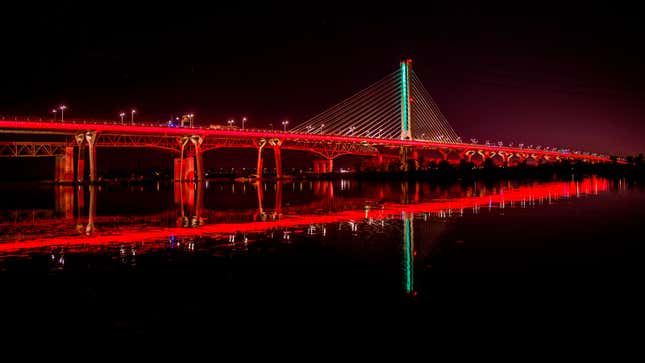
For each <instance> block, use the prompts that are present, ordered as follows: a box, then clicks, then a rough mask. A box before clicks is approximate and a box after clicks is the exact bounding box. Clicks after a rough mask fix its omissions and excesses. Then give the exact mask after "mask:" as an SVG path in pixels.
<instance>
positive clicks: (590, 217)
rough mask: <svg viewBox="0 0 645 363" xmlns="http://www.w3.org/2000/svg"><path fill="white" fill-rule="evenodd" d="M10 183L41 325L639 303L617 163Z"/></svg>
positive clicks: (486, 313)
mask: <svg viewBox="0 0 645 363" xmlns="http://www.w3.org/2000/svg"><path fill="white" fill-rule="evenodd" d="M0 193H1V194H2V198H3V203H2V205H1V207H0V279H1V281H2V284H3V295H4V299H3V302H2V305H3V306H2V307H3V309H4V311H11V312H14V313H15V314H11V317H10V318H9V325H11V326H15V329H19V330H25V331H28V332H29V333H30V334H31V333H36V334H44V333H43V332H45V331H48V329H49V328H51V325H52V324H53V325H57V324H61V325H59V326H58V329H63V331H64V332H65V333H64V334H72V335H74V334H77V335H78V334H79V332H88V331H90V332H94V333H96V334H109V335H117V336H122V335H133V336H136V335H145V336H149V335H157V334H163V333H164V332H170V331H175V330H176V329H188V330H190V331H196V330H201V329H204V328H207V327H209V326H212V325H213V324H224V325H225V326H227V327H229V328H235V329H241V326H243V325H244V324H249V323H257V322H259V321H266V320H267V319H269V320H270V321H272V322H274V323H276V322H281V323H284V322H292V323H297V324H309V323H304V322H305V321H309V322H310V323H312V324H313V322H315V323H317V324H320V323H326V322H329V321H342V322H345V323H347V322H351V321H353V320H351V319H364V321H369V322H370V323H371V324H376V323H375V322H384V321H386V320H391V321H401V320H405V321H408V322H409V321H413V320H414V319H415V318H420V317H421V316H424V317H431V319H432V320H435V321H436V320H438V319H441V320H444V321H453V320H454V319H458V318H459V317H463V316H464V314H465V315H467V316H470V317H490V316H491V315H490V314H496V316H500V317H505V318H508V319H510V320H512V319H513V317H514V316H522V317H531V316H532V317H537V316H539V315H541V313H543V312H545V311H548V312H551V313H558V314H565V312H566V314H568V315H567V316H569V317H571V316H579V317H581V316H582V315H584V314H583V313H582V312H584V311H587V310H588V309H592V308H593V309H596V315H595V316H596V317H595V319H603V318H606V317H608V316H609V315H607V314H608V311H614V309H622V312H627V311H632V310H630V307H633V308H636V306H637V305H638V304H640V303H642V302H643V301H642V299H641V298H639V297H638V296H639V294H637V292H638V288H637V286H638V284H640V281H641V280H640V277H641V275H642V270H643V268H642V263H641V260H642V258H643V257H644V256H643V248H642V243H641V241H640V236H642V232H643V226H642V220H643V217H644V213H643V212H642V209H641V206H642V205H643V202H645V193H644V192H643V188H642V187H639V186H638V185H637V184H632V183H630V182H628V181H626V180H621V179H618V180H607V179H602V178H596V177H592V178H583V179H581V180H573V179H572V180H568V181H549V182H544V181H541V182H538V181H524V182H517V181H501V182H489V183H485V182H472V183H458V184H454V185H439V184H433V183H428V182H403V183H401V182H393V183H383V182H380V183H375V182H365V181H358V180H336V181H293V182H267V183H234V182H207V183H204V184H183V185H179V184H176V185H172V184H163V183H159V184H155V185H144V186H125V185H124V186H110V185H108V186H89V187H88V186H85V187H77V186H50V185H28V184H25V185H12V186H4V187H3V188H2V189H1V190H0ZM599 307H603V308H604V309H607V310H601V311H600V313H598V310H597V309H598V308H599ZM606 313H607V314H606ZM52 314H53V315H52ZM580 314H582V315H580ZM53 316H55V318H54V317H53ZM348 317H351V319H350V320H347V318H348ZM411 318H412V319H411ZM583 320H584V319H583ZM309 325H310V324H309ZM377 325H378V324H377Z"/></svg>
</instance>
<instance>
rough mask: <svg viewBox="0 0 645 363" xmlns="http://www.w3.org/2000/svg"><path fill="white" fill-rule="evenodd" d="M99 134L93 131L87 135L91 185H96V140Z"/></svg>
mask: <svg viewBox="0 0 645 363" xmlns="http://www.w3.org/2000/svg"><path fill="white" fill-rule="evenodd" d="M97 136H98V134H97V133H96V132H93V131H89V132H86V133H85V140H87V150H88V158H89V159H90V183H96V181H97V180H96V138H97Z"/></svg>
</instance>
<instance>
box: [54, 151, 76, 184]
mask: <svg viewBox="0 0 645 363" xmlns="http://www.w3.org/2000/svg"><path fill="white" fill-rule="evenodd" d="M54 175H55V176H54V180H55V181H56V182H57V183H72V182H74V147H73V146H69V147H66V148H65V155H61V156H57V157H56V170H55V174H54Z"/></svg>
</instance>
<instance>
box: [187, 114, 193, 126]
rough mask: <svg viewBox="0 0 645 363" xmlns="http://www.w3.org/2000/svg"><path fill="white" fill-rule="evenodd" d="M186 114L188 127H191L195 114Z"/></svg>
mask: <svg viewBox="0 0 645 363" xmlns="http://www.w3.org/2000/svg"><path fill="white" fill-rule="evenodd" d="M187 116H188V121H189V124H190V128H191V129H192V128H193V117H195V114H192V113H191V114H188V115H187Z"/></svg>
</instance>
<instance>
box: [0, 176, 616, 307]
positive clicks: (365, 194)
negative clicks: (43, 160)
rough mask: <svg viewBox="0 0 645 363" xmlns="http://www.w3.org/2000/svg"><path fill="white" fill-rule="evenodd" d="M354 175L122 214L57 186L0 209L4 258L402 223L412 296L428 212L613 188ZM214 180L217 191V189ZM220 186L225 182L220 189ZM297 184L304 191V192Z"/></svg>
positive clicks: (529, 203) (190, 187) (129, 252)
mask: <svg viewBox="0 0 645 363" xmlns="http://www.w3.org/2000/svg"><path fill="white" fill-rule="evenodd" d="M351 183H360V182H358V181H347V180H344V181H338V182H333V181H302V182H300V181H297V182H282V181H277V182H273V183H266V182H256V183H252V184H244V183H229V184H227V183H219V184H215V185H213V184H211V185H210V187H211V188H210V189H211V190H208V191H207V189H209V188H208V187H209V185H208V184H207V183H176V184H175V185H174V188H173V200H174V206H175V208H172V209H170V210H166V211H163V212H161V213H157V214H152V215H125V216H109V215H108V216H106V215H99V216H97V210H99V211H100V207H101V206H100V205H98V203H97V195H98V194H101V193H110V192H109V191H107V190H102V187H101V186H94V185H89V186H86V187H82V186H56V187H55V193H54V196H55V211H54V213H43V212H42V211H39V212H34V211H32V213H29V212H26V211H15V212H14V213H13V214H12V217H11V218H7V217H2V216H0V218H1V219H0V226H1V227H2V229H3V230H4V232H6V233H3V236H2V238H1V239H0V258H2V256H3V255H5V254H16V252H19V251H28V250H33V249H47V248H49V249H50V250H51V251H53V252H52V260H55V261H58V264H59V265H60V267H61V268H62V266H63V265H64V261H65V259H64V255H65V250H66V249H84V248H90V247H92V246H101V245H103V246H106V245H111V244H117V245H120V246H122V247H121V250H122V251H121V252H122V253H121V255H122V256H121V257H122V258H123V259H128V261H130V262H131V263H133V262H134V256H135V255H136V254H141V253H145V252H146V250H147V248H160V247H161V248H163V247H164V246H165V247H168V244H169V245H170V247H171V248H174V247H176V246H178V245H183V246H184V247H185V248H186V249H187V250H189V251H194V250H195V245H196V243H198V242H199V241H200V239H202V238H210V239H215V240H220V241H224V242H223V243H220V244H218V245H217V248H229V249H238V250H239V249H244V248H246V245H247V244H248V243H249V238H248V236H247V234H249V233H256V234H261V233H267V235H270V236H282V239H283V240H285V241H287V240H292V239H293V238H294V237H295V236H296V235H298V234H302V235H307V236H314V235H318V236H319V237H320V238H325V236H326V235H327V231H328V228H329V227H330V225H337V227H338V228H339V229H342V228H344V226H348V227H349V228H350V230H351V231H352V233H356V234H358V233H360V232H361V231H369V230H370V228H378V229H383V228H386V227H387V228H391V227H392V226H395V227H396V228H400V229H401V234H400V236H401V248H400V251H401V261H402V276H403V282H402V286H403V289H404V291H405V292H406V293H408V294H412V295H414V294H415V290H414V276H413V272H414V260H415V256H416V254H417V250H418V248H419V247H420V246H422V245H424V244H427V243H429V241H428V239H432V238H434V237H433V235H432V233H429V231H428V229H429V228H430V227H429V226H430V223H429V220H430V219H433V220H435V221H437V220H438V221H440V222H442V221H443V222H445V221H449V220H451V219H452V218H458V217H460V216H463V215H464V211H467V212H469V213H472V214H473V215H476V214H478V213H480V211H481V209H482V208H485V209H487V210H489V211H492V210H493V209H495V210H500V211H503V210H504V209H505V208H512V207H517V208H527V207H536V206H539V205H544V204H547V205H548V204H551V203H553V202H554V201H555V200H557V199H561V198H572V197H582V196H585V195H595V194H598V193H600V192H603V191H606V190H608V189H610V187H611V185H610V182H609V181H608V180H606V179H599V178H587V179H584V180H581V181H569V182H547V183H534V184H531V185H520V186H513V185H511V184H510V183H506V184H505V185H501V184H499V185H494V186H493V187H487V186H483V185H479V184H478V183H474V184H472V185H469V186H466V187H463V186H459V185H456V186H450V187H445V188H442V187H439V186H436V185H431V184H428V183H419V182H413V183H408V182H403V183H387V184H383V183H381V184H370V183H361V184H360V185H359V186H356V185H354V187H353V188H352V187H351ZM621 185H622V186H623V187H624V185H623V184H621V183H619V185H617V186H618V187H619V188H620V187H621ZM217 187H219V188H220V190H222V192H220V191H218V190H213V189H217ZM225 187H226V188H228V187H230V188H231V189H230V190H228V191H224V188H225ZM236 188H237V189H236ZM142 189H143V188H142ZM303 190H304V191H308V194H307V195H308V198H302V197H301V196H302V195H303V194H304V193H303V192H302V191H303ZM287 192H288V193H287ZM132 193H136V192H132ZM236 193H237V194H236ZM285 193H287V195H288V196H287V201H288V203H286V204H285V201H284V200H283V198H285ZM205 195H210V196H211V197H212V196H215V197H217V198H218V199H219V198H220V197H223V196H224V195H225V196H227V197H228V198H230V197H231V195H233V198H232V199H233V201H234V203H235V200H236V199H240V200H241V199H243V198H237V197H235V195H243V196H246V197H248V196H250V195H255V199H256V201H255V207H254V208H253V207H252V206H251V203H252V202H248V201H247V202H246V203H240V204H238V205H234V206H233V208H221V209H214V208H212V206H211V207H209V208H205V207H204V204H205V203H204V198H205ZM270 196H273V198H270ZM299 196H300V197H299ZM299 199H302V200H299ZM217 201H218V200H217V199H216V202H217ZM209 204H213V203H209ZM215 204H217V203H215ZM243 204H245V205H243ZM398 226H400V227H398ZM30 231H35V232H31V234H30ZM43 231H45V232H43ZM415 231H417V232H418V233H417V236H419V235H421V236H424V237H423V240H421V241H419V240H416V241H415ZM419 233H420V234H419ZM240 237H241V238H240ZM251 240H252V239H251Z"/></svg>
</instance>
